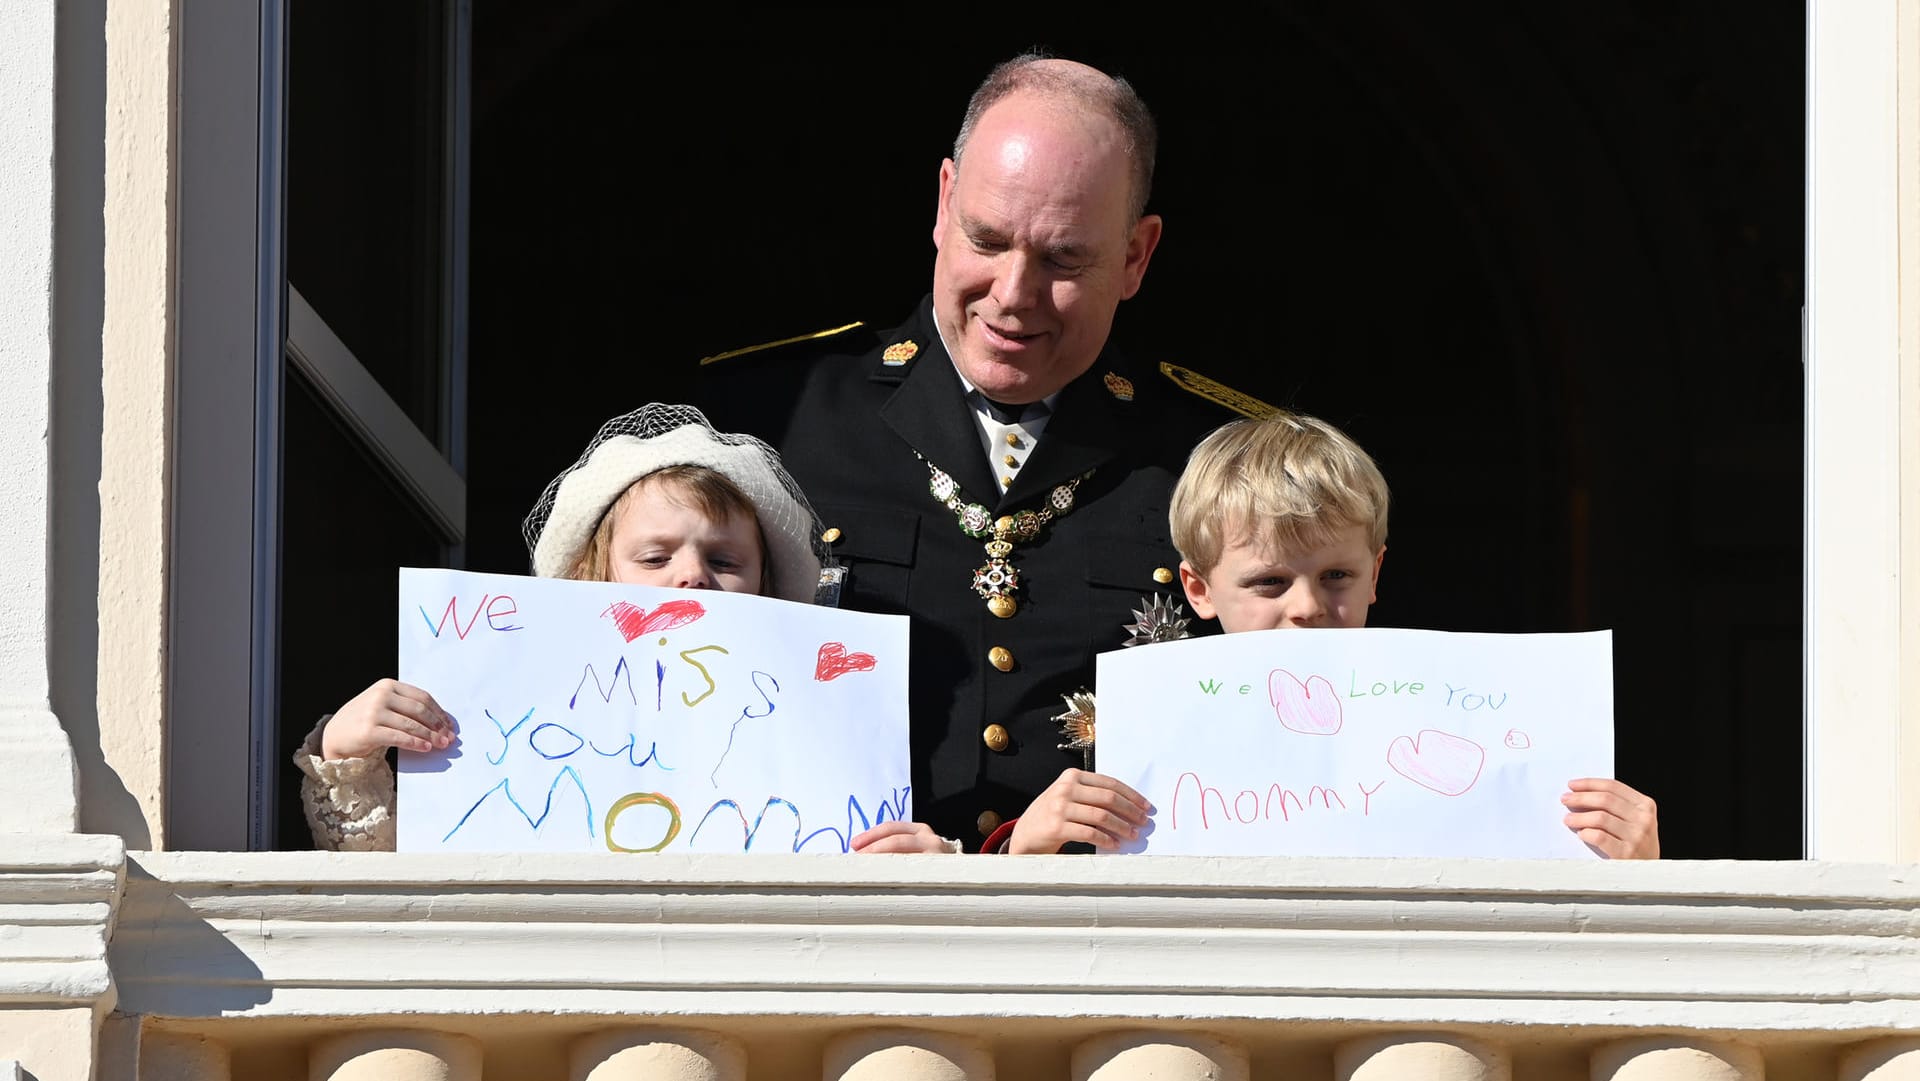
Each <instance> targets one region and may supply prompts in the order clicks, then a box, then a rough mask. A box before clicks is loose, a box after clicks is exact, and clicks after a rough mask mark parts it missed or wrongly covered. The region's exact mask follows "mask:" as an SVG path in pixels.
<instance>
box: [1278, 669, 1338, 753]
mask: <svg viewBox="0 0 1920 1081" xmlns="http://www.w3.org/2000/svg"><path fill="white" fill-rule="evenodd" d="M1267 698H1268V700H1270V701H1271V702H1272V703H1273V712H1274V713H1275V715H1277V716H1278V717H1279V718H1280V723H1281V724H1283V725H1286V726H1287V727H1288V728H1291V729H1293V730H1294V731H1295V732H1301V733H1304V734H1306V735H1309V736H1331V735H1333V734H1334V733H1335V732H1338V731H1340V724H1341V717H1340V696H1339V695H1338V694H1336V693H1335V692H1334V689H1333V684H1331V683H1328V682H1327V681H1326V678H1325V677H1324V676H1308V677H1307V679H1306V682H1305V683H1302V682H1301V681H1300V680H1298V679H1296V678H1294V675H1293V673H1292V672H1289V671H1287V670H1285V669H1283V668H1276V669H1274V670H1273V671H1271V672H1269V673H1267Z"/></svg>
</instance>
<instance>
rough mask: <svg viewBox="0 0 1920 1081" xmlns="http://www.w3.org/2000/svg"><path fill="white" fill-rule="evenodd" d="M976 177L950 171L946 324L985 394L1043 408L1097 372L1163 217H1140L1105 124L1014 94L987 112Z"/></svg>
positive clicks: (946, 166) (942, 254) (946, 185)
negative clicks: (1045, 401) (1044, 400)
mask: <svg viewBox="0 0 1920 1081" xmlns="http://www.w3.org/2000/svg"><path fill="white" fill-rule="evenodd" d="M964 161H965V167H964V168H958V167H956V166H955V164H954V163H953V161H951V160H948V161H946V162H945V163H943V164H942V165H941V167H940V205H939V210H938V213H937V214H936V216H935V219H934V226H933V243H934V246H935V247H936V248H938V249H939V255H938V256H937V257H936V258H935V259H934V264H933V306H934V315H935V318H936V319H937V320H938V322H939V325H940V333H941V336H942V337H944V338H945V339H946V342H947V345H948V347H949V348H951V349H952V350H953V359H954V362H955V364H957V365H958V366H959V369H960V373H961V374H962V375H964V376H966V377H967V379H968V381H969V382H971V383H973V385H974V386H976V387H979V388H980V390H981V392H982V393H984V394H986V395H987V397H989V398H993V399H995V400H997V401H1002V402H1007V403H1009V404H1023V403H1027V402H1035V401H1039V400H1040V399H1042V398H1044V397H1046V396H1047V395H1049V394H1052V393H1053V392H1055V391H1057V390H1059V389H1060V388H1061V387H1064V386H1066V385H1067V384H1068V383H1069V382H1071V381H1072V380H1073V379H1074V378H1075V377H1076V376H1078V375H1080V373H1082V372H1084V371H1086V370H1087V369H1088V368H1090V367H1092V365H1093V362H1094V360H1095V358H1097V357H1098V356H1099V355H1100V350H1101V349H1102V348H1104V347H1105V345H1106V342H1107V333H1108V331H1109V330H1111V329H1112V327H1113V313H1114V309H1115V308H1117V307H1119V305H1120V302H1121V301H1122V300H1125V299H1127V298H1128V297H1131V296H1132V295H1133V294H1134V293H1135V292H1137V291H1138V290H1139V288H1140V281H1141V279H1142V278H1143V277H1144V276H1145V275H1146V272H1147V261H1148V260H1149V259H1150V258H1152V256H1153V249H1154V246H1155V245H1157V244H1158V243H1159V242H1160V219H1159V218H1158V217H1157V216H1155V215H1148V216H1146V217H1144V218H1141V219H1139V220H1138V221H1134V220H1132V215H1131V210H1130V206H1129V195H1130V193H1131V184H1132V180H1131V172H1130V167H1129V165H1128V161H1127V156H1126V151H1125V144H1124V143H1123V142H1122V140H1121V135H1120V132H1119V130H1118V129H1117V128H1116V127H1115V125H1114V124H1113V123H1112V122H1111V121H1110V120H1107V119H1105V118H1103V117H1102V118H1096V117H1090V116H1086V115H1081V114H1076V113H1074V112H1072V111H1070V110H1069V109H1068V108H1067V107H1065V106H1063V105H1060V104H1057V103H1054V102H1051V101H1048V100H1045V99H1040V98H1036V97H1034V96H1033V95H1031V94H1015V95H1014V96H1012V97H1009V98H1006V99H1004V100H1002V101H1000V102H999V103H997V104H995V105H994V106H993V107H992V108H991V109H988V110H987V112H986V114H985V115H984V116H982V117H981V118H980V121H979V123H978V124H977V125H976V126H975V127H974V130H973V133H972V135H971V136H970V137H969V139H968V141H967V146H966V149H965V157H964Z"/></svg>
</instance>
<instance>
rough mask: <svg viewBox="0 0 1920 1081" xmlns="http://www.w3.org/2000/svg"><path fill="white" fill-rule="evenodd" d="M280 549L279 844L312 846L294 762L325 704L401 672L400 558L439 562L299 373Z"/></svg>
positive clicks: (433, 547) (422, 523) (292, 382)
mask: <svg viewBox="0 0 1920 1081" xmlns="http://www.w3.org/2000/svg"><path fill="white" fill-rule="evenodd" d="M285 424H286V428H285V431H286V448H287V449H286V467H285V473H284V478H285V479H284V485H285V486H284V488H283V491H284V492H285V493H286V495H287V498H286V502H285V509H284V511H283V518H282V523H281V529H282V534H281V557H280V603H281V613H282V618H281V621H280V746H281V751H280V754H279V761H277V762H275V763H273V767H274V768H275V769H278V770H282V771H284V772H282V773H281V774H280V776H281V778H282V783H281V795H280V801H279V803H280V815H279V833H278V841H277V847H279V848H283V849H301V848H308V847H311V846H310V842H309V839H308V838H309V833H308V830H307V826H306V820H305V818H304V817H303V816H302V813H301V810H300V775H299V773H298V772H297V771H295V770H294V768H293V766H292V765H291V764H290V763H289V759H290V757H291V755H292V754H293V752H294V750H295V749H296V748H298V747H299V746H300V741H301V740H303V739H305V738H306V736H307V733H308V732H309V731H311V730H312V728H313V725H314V722H315V721H317V720H318V719H319V718H320V716H321V714H323V713H327V712H329V711H331V710H333V709H336V708H338V707H339V706H340V705H341V704H342V703H344V702H346V700H347V699H349V698H352V697H353V696H354V695H356V694H358V693H360V692H361V691H362V690H364V689H365V688H366V687H367V685H368V684H370V683H372V682H373V681H374V680H376V679H379V678H381V677H383V676H391V675H394V674H395V669H396V666H397V653H398V648H397V645H396V642H397V638H398V633H397V631H396V630H395V612H396V610H397V608H398V605H399V601H400V584H399V568H400V567H403V566H404V567H437V566H440V565H441V559H442V551H441V548H440V544H439V541H438V539H437V538H436V537H435V535H434V532H433V529H432V528H431V527H430V526H429V525H428V524H427V522H426V520H425V519H423V518H422V517H421V516H420V515H419V514H418V513H417V512H416V511H415V510H414V508H413V505H412V504H411V503H410V502H409V501H408V500H406V499H404V498H403V497H402V496H401V495H400V494H399V493H398V492H397V491H396V490H395V488H394V486H393V485H392V483H390V482H389V481H388V480H387V477H386V474H385V473H384V472H383V471H382V470H381V469H379V468H378V467H377V466H375V465H374V464H373V463H372V462H371V461H369V460H368V458H367V456H366V455H365V454H364V453H363V452H362V451H361V450H360V448H359V446H358V444H357V443H355V442H354V441H352V440H351V439H349V438H348V436H347V435H346V434H345V433H344V432H342V431H341V430H340V428H339V427H338V425H336V424H335V423H334V422H333V420H332V416H331V414H330V413H328V412H327V411H326V410H325V409H324V408H323V407H322V406H321V404H320V403H319V402H318V401H317V400H316V399H315V398H314V396H313V392H312V391H311V390H310V389H309V388H308V387H307V385H306V384H305V383H304V382H303V381H302V380H301V379H299V378H298V377H297V376H289V378H288V380H287V399H286V413H285Z"/></svg>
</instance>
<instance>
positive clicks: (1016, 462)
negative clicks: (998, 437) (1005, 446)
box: [1001, 454, 1020, 469]
mask: <svg viewBox="0 0 1920 1081" xmlns="http://www.w3.org/2000/svg"><path fill="white" fill-rule="evenodd" d="M1001 460H1002V461H1004V462H1006V463H1007V468H1008V469H1018V468H1020V459H1018V458H1015V457H1014V456H1013V455H1011V454H1009V455H1007V456H1006V457H1005V458H1003V459H1001Z"/></svg>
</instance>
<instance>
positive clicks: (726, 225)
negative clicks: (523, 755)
mask: <svg viewBox="0 0 1920 1081" xmlns="http://www.w3.org/2000/svg"><path fill="white" fill-rule="evenodd" d="M1117 10H1120V9H1114V8H1112V7H1110V6H1105V5H1098V6H1095V5H1083V6H1061V7H1048V8H1045V9H1041V10H1038V11H1032V12H1025V11H1023V12H1022V15H1021V25H1020V27H1019V28H1018V29H1017V30H1012V31H1010V30H1004V29H999V28H998V27H996V28H993V29H986V28H968V27H950V28H943V29H942V30H941V31H940V37H938V38H936V36H935V35H934V33H933V32H931V31H929V30H926V29H920V28H916V29H913V30H911V31H909V30H908V28H907V27H906V26H905V25H904V24H893V23H890V22H888V21H886V20H883V19H881V18H878V17H876V16H875V15H873V14H871V13H869V12H866V11H841V10H835V9H815V8H801V7H780V8H773V9H769V10H758V9H734V8H707V9H697V10H696V9H688V10H687V11H685V12H684V13H682V14H683V16H684V18H685V20H686V22H684V23H682V24H681V25H682V28H681V29H678V30H667V29H664V28H663V26H662V24H661V23H659V22H657V21H656V19H655V18H654V16H653V15H652V14H650V13H649V12H648V11H647V10H645V9H642V8H639V7H637V6H633V5H627V4H622V3H615V2H612V0H601V2H589V0H574V2H571V3H564V4H542V5H518V4H507V3H496V2H492V0H480V2H479V3H477V5H476V9H475V13H474V20H473V30H474V73H475V82H474V94H473V140H472V152H473V159H472V162H473V169H472V176H473V202H472V245H471V250H472V273H471V281H472V313H473V314H472V322H471V342H472V345H471V368H470V397H469V403H468V404H469V415H468V432H469V440H470V449H469V461H468V467H469V468H468V481H469V530H468V536H469V538H470V539H469V544H468V548H467V565H468V566H469V567H470V568H472V569H476V570H494V571H509V572H516V573H518V572H524V571H525V569H526V553H525V552H524V550H523V549H522V548H521V546H520V541H519V535H518V530H517V526H518V523H519V520H520V518H521V516H522V515H523V514H524V513H525V511H526V510H527V508H528V507H529V506H530V505H531V504H532V503H533V501H534V499H535V497H536V496H537V494H538V493H539V491H540V489H541V487H542V486H543V485H544V483H545V482H546V481H547V480H548V479H549V478H550V477H551V476H552V475H553V473H554V472H556V471H557V470H558V469H559V468H561V467H562V466H563V465H565V464H566V463H567V462H569V461H571V460H572V458H573V457H574V456H575V455H576V454H577V453H578V450H579V448H580V447H581V446H582V445H583V444H584V443H585V441H586V440H587V438H588V437H589V436H590V435H591V433H592V432H593V430H594V429H595V428H596V427H597V426H598V424H599V423H600V421H601V420H603V419H604V418H605V417H607V416H609V415H611V414H613V413H615V412H619V411H624V410H626V409H629V408H631V407H633V406H634V405H637V404H639V403H641V402H644V401H648V400H677V399H680V398H682V397H684V396H685V394H686V393H687V391H688V389H689V388H690V386H691V382H692V376H693V371H694V363H695V361H696V360H697V359H698V358H699V357H702V356H706V355H708V354H712V353H716V352H720V351H722V350H726V349H731V348H735V347H739V346H743V345H748V344H752V343H756V342H761V341H767V340H771V339H775V338H782V337H786V336H789V335H793V334H798V333H803V332H807V331H812V330H817V329H821V328H825V327H829V326H837V325H839V324H842V323H845V322H849V321H852V320H855V319H864V320H869V321H874V322H879V323H882V324H891V323H892V322H894V321H897V319H898V318H900V317H901V316H903V315H904V314H905V313H906V312H907V310H908V308H909V307H910V306H911V305H912V304H913V303H914V302H915V301H916V300H918V298H919V297H920V296H921V295H922V294H923V293H924V292H925V291H926V288H927V284H928V279H929V274H930V269H931V263H932V256H933V248H932V243H931V240H930V235H929V234H930V230H931V227H932V215H933V202H934V194H935V181H936V170H937V168H938V165H939V162H940V159H941V158H942V157H943V156H944V155H945V154H946V153H947V152H948V150H949V147H950V144H951V140H952V136H953V129H954V128H955V126H956V125H957V124H958V121H959V115H960V112H961V109H962V107H963V105H964V103H965V99H966V96H967V94H968V92H969V91H970V90H971V88H972V86H973V85H974V83H976V82H977V81H978V79H979V78H980V77H981V76H982V75H984V73H985V72H986V70H987V69H988V68H989V67H990V66H991V65H992V64H993V63H994V62H995V61H997V60H999V59H1002V58H1004V57H1005V56H1007V55H1010V54H1012V53H1014V52H1018V51H1020V50H1022V49H1025V48H1028V47H1036V46H1037V47H1042V48H1046V49H1049V50H1051V51H1053V52H1055V53H1057V54H1059V55H1064V56H1070V57H1073V58H1076V59H1083V60H1087V61H1089V62H1092V63H1095V64H1098V65H1100V66H1102V67H1105V68H1106V69H1108V70H1110V71H1114V72H1117V73H1119V74H1122V75H1125V76H1127V77H1128V78H1129V79H1131V80H1132V81H1133V82H1134V83H1135V85H1136V86H1137V87H1138V88H1139V89H1140V90H1141V92H1142V94H1143V95H1144V96H1145V98H1146V99H1147V101H1148V102H1149V104H1150V105H1152V106H1153V107H1154V109H1155V111H1156V113H1157V115H1158V117H1159V119H1160V122H1161V125H1162V129H1163V144H1162V151H1161V156H1160V168H1159V175H1158V180H1157V184H1156V189H1155V197H1154V200H1153V205H1152V209H1154V210H1156V211H1158V212H1159V213H1161V214H1163V215H1164V216H1165V217H1166V220H1167V231H1166V239H1165V242H1164V243H1163V245H1162V247H1161V250H1160V253H1159V254H1158V255H1157V256H1156V259H1155V263H1154V266H1153V269H1152V271H1151V273H1150V274H1149V276H1148V279H1147V284H1146V287H1145V289H1144V290H1143V292H1142V294H1141V295H1140V296H1139V297H1138V298H1136V299H1135V300H1133V301H1131V302H1129V303H1128V304H1126V305H1124V306H1123V307H1122V310H1121V316H1120V321H1119V324H1118V326H1117V328H1116V341H1117V342H1118V343H1119V344H1120V345H1122V346H1123V347H1124V348H1126V349H1127V350H1128V351H1129V352H1132V353H1135V354H1138V355H1140V356H1141V357H1143V358H1144V359H1148V360H1170V361H1173V362H1175V363H1178V364H1181V365H1185V366H1187V367H1190V368H1193V369H1195V370H1198V371H1200V372H1202V373H1204V374H1206V375H1209V376H1211V377H1213V378H1215V379H1218V380H1221V381H1223V382H1225V383H1228V384H1230V385H1232V386H1234V387H1236V388H1238V389H1241V390H1243V391H1245V392H1247V393H1250V394H1253V395H1255V396H1256V397H1259V398H1262V399H1265V400H1267V401H1269V402H1273V403H1275V404H1282V405H1288V406H1292V407H1295V408H1298V409H1301V410H1305V411H1308V412H1312V413H1315V414H1318V415H1321V416H1324V417H1326V418H1328V419H1329V420H1332V421H1334V422H1335V423H1337V424H1340V425H1341V426H1343V427H1344V428H1346V429H1347V430H1348V431H1349V432H1351V433H1352V434H1353V435H1354V436H1355V437H1356V438H1357V439H1359V440H1360V442H1361V443H1362V444H1364V445H1365V446H1367V447H1368V448H1369V449H1370V450H1371V451H1372V452H1373V453H1374V454H1375V455H1376V457H1377V458H1378V459H1379V461H1380V463H1381V465H1382V468H1383V470H1384V471H1385V473H1386V475H1387V478H1388V480H1389V482H1390V483H1391V484H1392V486H1393V488H1394V496H1395V502H1396V505H1395V509H1394V514H1393V522H1392V532H1391V537H1390V539H1389V542H1388V543H1389V547H1390V549H1391V551H1392V558H1391V559H1390V560H1389V561H1388V564H1387V570H1386V575H1385V577H1384V579H1383V586H1382V593H1381V599H1380V603H1379V605H1378V606H1377V607H1376V609H1375V612H1374V619H1373V622H1374V623H1375V624H1376V625H1381V626H1410V627H1431V628H1438V629H1448V630H1484V631H1548V630H1585V629H1594V628H1611V629H1612V630H1613V631H1614V632H1615V665H1616V706H1615V709H1616V717H1617V733H1618V735H1617V772H1618V774H1619V776H1620V777H1621V778H1622V779H1624V780H1626V781H1628V782H1629V783H1631V784H1634V785H1636V786H1638V787H1640V788H1642V789H1643V790H1645V791H1647V792H1648V793H1649V794H1652V795H1653V796H1655V797H1656V798H1657V799H1659V800H1660V802H1661V806H1662V814H1661V818H1662V820H1663V823H1662V824H1663V831H1662V832H1663V839H1664V841H1665V849H1666V853H1667V854H1668V855H1670V856H1675V857H1746V858H1795V857H1798V856H1799V855H1800V852H1801V830H1800V814H1801V811H1800V808H1801V803H1802V800H1801V791H1802V783H1801V750H1800V748H1801V736H1800V726H1801V720H1800V717H1801V693H1800V678H1801V677H1800V675H1799V673H1800V671H1801V658H1800V640H1801V596H1802V584H1801V529H1800V518H1801V506H1802V501H1801V492H1802V465H1801V430H1802V420H1801V394H1802V389H1801V367H1800V352H1799V348H1800V319H1799V311H1800V303H1801V282H1802V235H1803V229H1802V200H1801V186H1802V177H1803V173H1804V168H1803V140H1802V131H1803V123H1802V114H1803V97H1804V96H1803V78H1804V76H1803V57H1804V49H1803V46H1804V25H1803V19H1804V12H1803V11H1802V9H1801V6H1800V5H1797V4H1793V5H1760V6H1757V7H1756V6H1752V5H1733V4H1728V3H1721V2H1715V0H1694V2H1688V3H1667V4H1631V5H1613V6H1610V7H1602V8H1594V7H1591V6H1588V7H1577V6H1570V5H1533V6H1531V7H1529V8H1527V9H1525V10H1524V11H1521V12H1519V13H1517V14H1511V13H1510V14H1507V15H1505V16H1503V17H1501V18H1500V19H1498V20H1494V19H1492V18H1481V19H1474V18H1466V17H1462V16H1461V15H1460V14H1459V13H1458V12H1457V11H1456V10H1452V9H1447V10H1442V9H1436V8H1434V7H1433V6H1432V5H1427V4H1422V3H1417V2H1414V0H1380V2H1374V3H1366V4H1344V5H1329V4H1309V3H1299V4H1293V3H1275V4H1269V5H1265V6H1255V7H1234V8H1232V9H1225V8H1205V9H1191V8H1177V7H1169V8H1165V9H1158V10H1155V9H1146V8H1141V9H1126V10H1127V12H1128V15H1127V16H1126V18H1127V20H1128V21H1127V22H1125V23H1124V24H1123V23H1117V22H1115V20H1114V13H1115V12H1116V11H1117ZM1149 12H1151V20H1152V21H1151V23H1141V22H1137V21H1133V20H1137V19H1139V18H1142V17H1144V16H1145V15H1146V14H1147V13H1149ZM676 21H678V20H676ZM980 21H981V22H983V23H984V22H986V20H980ZM848 468H857V463H851V462H850V463H848ZM356 678H358V679H359V682H358V683H356V684H355V685H354V687H355V688H356V689H357V687H358V686H361V685H364V683H365V682H366V679H370V678H372V676H371V674H369V675H367V676H366V677H365V678H360V677H356ZM348 693H351V690H349V691H348Z"/></svg>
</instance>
